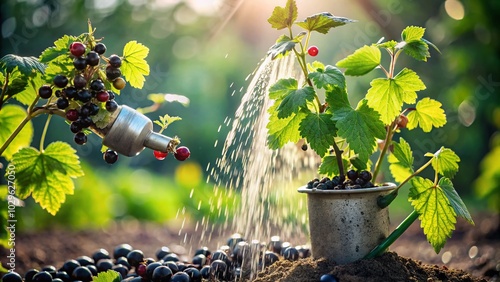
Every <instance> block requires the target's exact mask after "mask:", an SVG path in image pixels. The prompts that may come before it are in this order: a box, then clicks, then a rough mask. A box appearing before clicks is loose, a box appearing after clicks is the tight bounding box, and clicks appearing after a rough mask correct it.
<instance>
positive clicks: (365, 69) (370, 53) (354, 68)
mask: <svg viewBox="0 0 500 282" xmlns="http://www.w3.org/2000/svg"><path fill="white" fill-rule="evenodd" d="M381 58H382V54H381V53H380V49H379V48H377V47H376V46H373V45H372V46H367V45H365V46H363V47H361V48H359V49H358V50H356V51H354V53H353V54H351V55H349V56H347V57H346V58H345V59H342V60H340V61H338V62H337V66H338V67H340V68H346V71H345V74H346V75H353V76H360V75H364V74H367V73H369V72H370V71H372V70H373V69H374V68H376V67H377V66H378V65H380V60H381Z"/></svg>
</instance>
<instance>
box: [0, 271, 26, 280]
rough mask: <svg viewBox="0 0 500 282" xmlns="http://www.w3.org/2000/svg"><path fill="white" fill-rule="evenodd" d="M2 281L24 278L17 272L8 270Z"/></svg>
mask: <svg viewBox="0 0 500 282" xmlns="http://www.w3.org/2000/svg"><path fill="white" fill-rule="evenodd" d="M2 282H23V278H22V277H21V275H19V274H18V273H17V272H7V273H6V274H5V275H4V276H3V277H2Z"/></svg>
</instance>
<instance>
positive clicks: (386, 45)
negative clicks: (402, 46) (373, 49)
mask: <svg viewBox="0 0 500 282" xmlns="http://www.w3.org/2000/svg"><path fill="white" fill-rule="evenodd" d="M397 44H398V42H396V41H394V40H390V41H386V42H382V43H378V44H377V46H378V47H379V48H386V49H389V50H394V48H395V47H396V45H397Z"/></svg>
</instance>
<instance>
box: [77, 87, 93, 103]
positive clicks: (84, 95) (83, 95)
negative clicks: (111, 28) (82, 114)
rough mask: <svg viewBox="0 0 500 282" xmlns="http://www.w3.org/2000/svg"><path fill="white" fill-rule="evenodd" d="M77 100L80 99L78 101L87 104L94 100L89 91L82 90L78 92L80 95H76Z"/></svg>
mask: <svg viewBox="0 0 500 282" xmlns="http://www.w3.org/2000/svg"><path fill="white" fill-rule="evenodd" d="M76 98H77V99H78V101H81V102H83V103H87V102H88V101H90V99H92V94H91V93H90V91H88V90H87V89H82V90H80V91H78V93H77V94H76Z"/></svg>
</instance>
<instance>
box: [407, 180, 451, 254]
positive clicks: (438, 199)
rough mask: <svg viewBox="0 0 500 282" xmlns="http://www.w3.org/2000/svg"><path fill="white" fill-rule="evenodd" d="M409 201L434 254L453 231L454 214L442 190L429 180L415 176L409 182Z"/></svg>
mask: <svg viewBox="0 0 500 282" xmlns="http://www.w3.org/2000/svg"><path fill="white" fill-rule="evenodd" d="M411 185H412V187H411V188H410V193H409V200H410V202H411V205H412V206H413V207H414V208H415V210H416V211H417V212H418V214H419V216H418V218H419V219H420V221H421V224H420V226H421V227H422V229H423V230H424V234H425V235H426V236H427V240H428V241H429V243H431V245H432V246H433V247H434V250H435V251H436V253H439V251H440V250H441V249H442V248H443V246H444V244H445V243H446V240H447V239H448V238H449V237H451V233H452V231H453V230H454V229H455V223H456V222H457V220H456V216H457V215H456V213H455V210H454V209H453V207H452V205H451V203H450V201H449V199H448V197H447V195H446V193H445V192H444V189H443V188H442V187H440V186H439V185H437V186H434V183H432V181H430V180H429V179H424V178H422V177H419V176H416V177H414V178H412V180H411Z"/></svg>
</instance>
